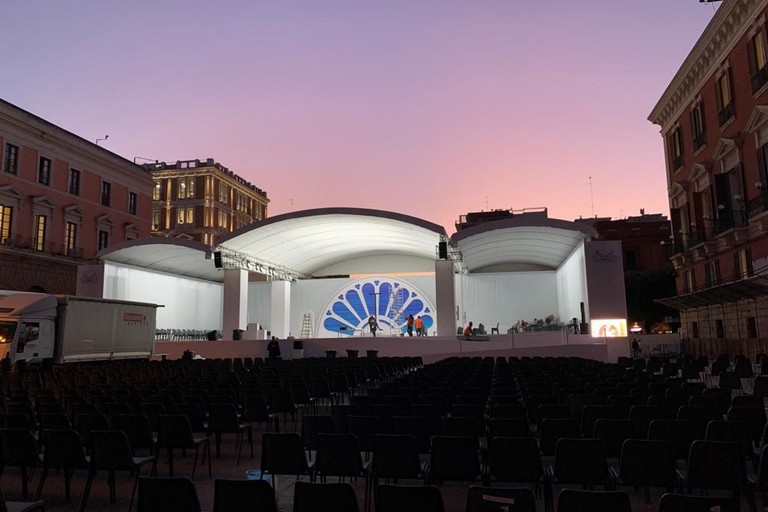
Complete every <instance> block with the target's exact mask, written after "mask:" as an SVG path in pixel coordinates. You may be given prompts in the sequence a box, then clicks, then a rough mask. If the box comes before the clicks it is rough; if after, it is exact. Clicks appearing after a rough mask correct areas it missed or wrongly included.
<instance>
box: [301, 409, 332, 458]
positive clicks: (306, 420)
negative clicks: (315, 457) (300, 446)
mask: <svg viewBox="0 0 768 512" xmlns="http://www.w3.org/2000/svg"><path fill="white" fill-rule="evenodd" d="M335 431H336V424H335V423H334V422H333V417H331V416H317V415H309V414H305V415H303V416H302V418H301V438H302V439H303V440H304V446H306V448H307V450H308V451H309V457H310V459H311V458H312V452H313V451H315V450H317V437H318V436H319V435H320V434H333V433H334V432H335Z"/></svg>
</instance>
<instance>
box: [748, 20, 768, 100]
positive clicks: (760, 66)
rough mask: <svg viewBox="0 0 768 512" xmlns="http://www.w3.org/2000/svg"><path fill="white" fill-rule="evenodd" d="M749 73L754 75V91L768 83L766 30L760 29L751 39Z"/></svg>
mask: <svg viewBox="0 0 768 512" xmlns="http://www.w3.org/2000/svg"><path fill="white" fill-rule="evenodd" d="M747 50H748V52H749V74H750V76H751V77H752V92H753V93H754V92H757V91H759V90H760V89H761V88H762V87H763V86H764V85H765V84H766V83H768V56H766V51H765V30H764V29H763V28H760V30H759V31H758V32H757V34H755V35H754V36H753V37H752V39H750V40H749V45H748V47H747Z"/></svg>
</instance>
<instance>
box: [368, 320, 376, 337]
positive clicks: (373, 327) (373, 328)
mask: <svg viewBox="0 0 768 512" xmlns="http://www.w3.org/2000/svg"><path fill="white" fill-rule="evenodd" d="M368 328H369V329H370V330H371V334H373V337H374V338H375V337H376V330H377V329H378V328H379V324H378V322H376V317H374V316H371V317H370V318H369V319H368Z"/></svg>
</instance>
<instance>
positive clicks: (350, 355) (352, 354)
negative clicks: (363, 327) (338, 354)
mask: <svg viewBox="0 0 768 512" xmlns="http://www.w3.org/2000/svg"><path fill="white" fill-rule="evenodd" d="M359 353H360V351H359V350H352V349H347V357H348V358H350V359H357V354H359Z"/></svg>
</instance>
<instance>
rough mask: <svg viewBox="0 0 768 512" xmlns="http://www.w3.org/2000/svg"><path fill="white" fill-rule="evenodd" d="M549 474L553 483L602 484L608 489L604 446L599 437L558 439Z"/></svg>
mask: <svg viewBox="0 0 768 512" xmlns="http://www.w3.org/2000/svg"><path fill="white" fill-rule="evenodd" d="M549 474H550V475H551V477H552V481H553V483H558V484H578V485H584V486H590V487H591V486H594V485H602V486H604V487H605V488H606V489H605V490H610V489H609V487H610V483H609V481H608V464H607V462H606V456H605V447H604V446H603V442H602V441H601V440H599V439H568V438H565V439H560V441H558V443H557V448H556V449H555V464H554V467H553V468H550V471H549Z"/></svg>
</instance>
